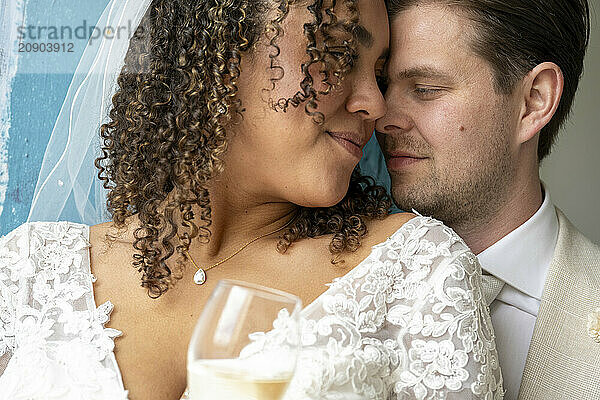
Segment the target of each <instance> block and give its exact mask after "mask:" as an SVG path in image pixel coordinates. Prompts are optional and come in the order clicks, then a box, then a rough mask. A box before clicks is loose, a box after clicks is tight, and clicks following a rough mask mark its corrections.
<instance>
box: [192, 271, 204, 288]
mask: <svg viewBox="0 0 600 400" xmlns="http://www.w3.org/2000/svg"><path fill="white" fill-rule="evenodd" d="M204 282H206V272H204V270H203V269H202V268H199V269H198V271H196V273H195V274H194V283H195V284H197V285H202V284H203V283H204Z"/></svg>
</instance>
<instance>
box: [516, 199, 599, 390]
mask: <svg viewBox="0 0 600 400" xmlns="http://www.w3.org/2000/svg"><path fill="white" fill-rule="evenodd" d="M557 214H558V219H559V233H558V241H557V244H556V250H555V253H554V258H553V260H552V263H551V265H550V269H549V271H548V276H547V277H546V282H545V285H544V292H543V295H542V300H541V305H540V309H539V312H538V317H537V320H536V324H535V328H534V331H533V337H532V339H531V344H530V346H529V352H528V354H527V360H526V363H525V370H524V372H523V379H522V381H521V389H520V392H519V400H538V399H544V400H551V399H561V400H563V399H577V400H583V399H599V398H600V384H598V382H599V380H600V344H597V343H595V342H594V341H593V340H592V339H591V338H590V337H589V336H588V335H587V315H588V313H590V312H591V311H592V310H593V309H595V308H596V307H599V306H600V250H598V247H597V246H595V245H593V244H592V243H591V242H589V241H588V240H587V239H585V238H584V237H583V235H581V233H579V232H578V231H577V230H576V228H575V227H574V226H573V225H572V224H571V223H570V222H569V220H568V219H567V218H566V217H565V216H564V215H563V214H562V212H560V210H558V209H557Z"/></svg>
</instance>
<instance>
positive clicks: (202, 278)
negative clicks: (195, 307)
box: [184, 217, 296, 285]
mask: <svg viewBox="0 0 600 400" xmlns="http://www.w3.org/2000/svg"><path fill="white" fill-rule="evenodd" d="M295 219H296V217H293V218H291V219H290V220H289V221H288V222H286V223H285V225H283V226H282V227H281V228H277V229H275V230H274V231H271V232H268V233H264V234H262V235H260V236H257V237H255V238H254V239H252V240H250V241H248V242H246V243H245V244H244V245H243V246H242V247H240V248H239V249H238V250H237V251H235V252H234V253H233V254H231V255H229V256H227V257H225V258H224V259H222V260H221V261H219V262H216V263H214V264H213V265H211V266H209V267H206V268H202V267H199V266H198V265H197V264H196V263H195V262H194V259H193V258H192V256H191V255H190V253H189V252H188V251H187V250H185V251H184V254H185V256H186V258H187V259H188V260H189V261H190V262H191V263H192V264H193V265H194V267H196V269H197V271H196V273H195V274H194V283H196V284H197V285H202V284H203V283H204V282H206V271H208V270H210V269H213V268H215V267H218V266H219V265H221V264H223V263H224V262H226V261H228V260H230V259H231V258H233V257H234V256H236V255H237V254H239V253H240V252H241V251H242V250H244V249H245V248H246V247H248V246H250V245H251V244H252V243H254V242H256V241H257V240H259V239H262V238H264V237H266V236H269V235H272V234H274V233H277V232H279V231H281V230H283V229H284V228H286V227H288V226H289V225H290V224H291V223H292V222H293V221H294V220H295Z"/></svg>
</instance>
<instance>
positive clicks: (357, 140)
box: [327, 131, 366, 159]
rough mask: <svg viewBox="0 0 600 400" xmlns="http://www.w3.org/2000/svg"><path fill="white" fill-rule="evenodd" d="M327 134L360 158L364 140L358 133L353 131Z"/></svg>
mask: <svg viewBox="0 0 600 400" xmlns="http://www.w3.org/2000/svg"><path fill="white" fill-rule="evenodd" d="M327 134H329V136H331V137H332V138H333V140H335V141H336V142H338V143H339V144H340V145H341V146H342V147H343V148H345V149H346V150H347V151H348V152H349V153H350V154H352V155H353V156H354V157H356V158H358V159H360V158H361V157H362V156H363V151H362V149H363V147H365V144H366V142H365V141H364V140H362V139H361V137H360V135H359V134H356V133H353V132H329V131H328V132H327Z"/></svg>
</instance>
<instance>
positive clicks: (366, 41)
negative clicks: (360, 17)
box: [354, 25, 373, 48]
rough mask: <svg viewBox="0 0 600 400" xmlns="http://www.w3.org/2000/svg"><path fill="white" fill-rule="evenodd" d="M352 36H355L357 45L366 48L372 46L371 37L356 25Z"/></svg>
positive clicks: (363, 28)
mask: <svg viewBox="0 0 600 400" xmlns="http://www.w3.org/2000/svg"><path fill="white" fill-rule="evenodd" d="M354 36H356V39H357V40H358V43H360V44H362V45H363V46H365V47H366V48H371V46H373V35H372V34H371V32H369V31H368V30H367V28H365V27H364V26H362V25H357V26H356V28H354Z"/></svg>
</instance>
